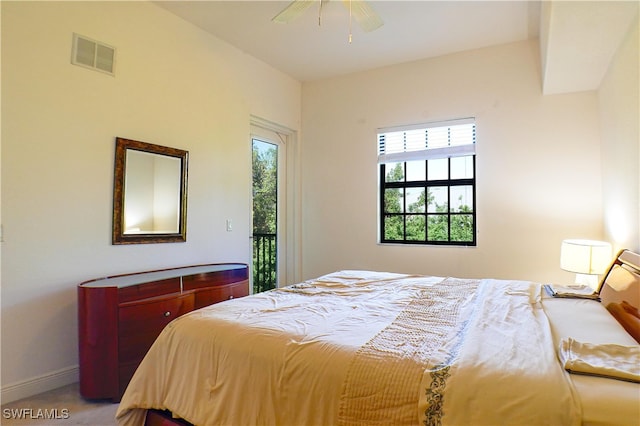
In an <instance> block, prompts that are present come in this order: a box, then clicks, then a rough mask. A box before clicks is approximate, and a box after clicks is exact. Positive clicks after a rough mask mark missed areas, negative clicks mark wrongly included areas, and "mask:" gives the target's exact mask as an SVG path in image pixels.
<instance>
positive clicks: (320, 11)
mask: <svg viewBox="0 0 640 426" xmlns="http://www.w3.org/2000/svg"><path fill="white" fill-rule="evenodd" d="M318 1H319V2H320V7H319V8H318V26H319V27H321V26H322V25H321V22H322V3H324V1H323V0H318Z"/></svg>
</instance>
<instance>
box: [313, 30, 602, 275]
mask: <svg viewBox="0 0 640 426" xmlns="http://www.w3.org/2000/svg"><path fill="white" fill-rule="evenodd" d="M538 52H539V50H538V45H537V43H536V42H520V43H515V44H509V45H503V46H498V47H491V48H486V49H481V50H474V51H468V52H463V53H459V54H453V55H449V56H444V57H439V58H434V59H427V60H422V61H418V62H413V63H408V64H402V65H396V66H391V67H388V68H383V69H378V70H373V71H368V72H363V73H358V74H352V75H348V76H344V77H340V78H334V79H330V80H325V81H318V82H313V83H305V84H303V103H302V127H303V131H304V145H303V152H302V162H301V167H302V174H303V177H302V194H303V206H304V211H303V218H302V222H303V224H304V225H305V226H304V228H303V247H304V251H303V275H304V276H305V277H310V276H314V275H318V274H322V273H327V272H330V271H333V270H336V269H342V268H364V269H376V270H392V271H408V272H418V273H426V274H433V275H453V276H462V277H495V278H507V277H508V278H521V279H532V280H540V281H547V280H554V281H557V282H563V283H569V282H571V281H572V280H573V276H572V274H569V273H568V272H564V271H562V270H560V268H559V254H560V243H561V241H562V239H564V238H569V237H573V238H578V237H580V238H597V239H600V238H602V237H603V226H602V217H603V213H602V211H603V210H602V192H601V178H602V176H601V158H600V138H599V125H598V108H597V97H596V93H595V92H582V93H574V94H566V95H550V96H543V95H542V94H541V83H540V81H541V79H540V71H539V70H540V64H539V53H538ZM462 117H475V118H476V128H477V223H478V246H477V247H475V248H456V247H413V246H412V247H407V246H397V245H396V246H394V245H379V244H377V218H378V214H377V199H378V195H377V194H378V186H377V166H376V155H377V152H376V129H377V128H379V127H387V126H395V125H401V124H413V123H422V122H429V121H438V120H446V119H454V118H462Z"/></svg>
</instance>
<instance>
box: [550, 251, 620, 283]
mask: <svg viewBox="0 0 640 426" xmlns="http://www.w3.org/2000/svg"><path fill="white" fill-rule="evenodd" d="M610 263H611V244H609V243H607V242H604V241H594V240H564V241H562V246H561V248H560V268H562V269H564V270H565V271H569V272H575V273H576V284H579V285H587V286H589V287H591V288H592V289H593V290H594V291H597V290H598V275H600V274H603V273H604V272H605V271H606V270H607V267H608V266H609V264H610Z"/></svg>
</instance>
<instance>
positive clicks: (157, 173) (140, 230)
mask: <svg viewBox="0 0 640 426" xmlns="http://www.w3.org/2000/svg"><path fill="white" fill-rule="evenodd" d="M188 160H189V152H188V151H184V150H182V149H176V148H169V147H166V146H161V145H155V144H152V143H147V142H140V141H135V140H131V139H125V138H120V137H118V138H116V151H115V165H114V181H113V237H112V243H113V244H150V243H178V242H185V241H186V240H187V169H188Z"/></svg>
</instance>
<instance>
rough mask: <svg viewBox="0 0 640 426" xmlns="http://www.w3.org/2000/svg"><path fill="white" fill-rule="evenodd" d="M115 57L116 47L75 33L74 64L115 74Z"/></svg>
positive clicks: (72, 61)
mask: <svg viewBox="0 0 640 426" xmlns="http://www.w3.org/2000/svg"><path fill="white" fill-rule="evenodd" d="M115 59H116V49H115V47H111V46H109V45H107V44H104V43H101V42H99V41H95V40H92V39H90V38H88V37H85V36H81V35H78V34H75V33H74V34H73V52H72V54H71V63H72V64H75V65H80V66H81V67H85V68H90V69H93V70H96V71H100V72H104V73H107V74H111V75H114V64H115Z"/></svg>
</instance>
